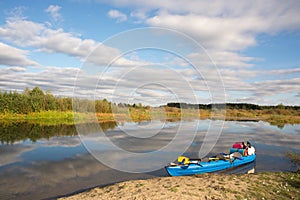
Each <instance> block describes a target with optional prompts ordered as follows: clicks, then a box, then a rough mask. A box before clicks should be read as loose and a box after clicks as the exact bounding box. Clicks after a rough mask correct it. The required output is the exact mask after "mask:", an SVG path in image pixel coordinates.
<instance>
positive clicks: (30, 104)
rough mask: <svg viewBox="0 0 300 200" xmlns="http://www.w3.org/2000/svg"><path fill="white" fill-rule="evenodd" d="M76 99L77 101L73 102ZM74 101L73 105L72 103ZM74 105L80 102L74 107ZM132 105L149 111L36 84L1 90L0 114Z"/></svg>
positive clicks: (257, 107) (233, 106)
mask: <svg viewBox="0 0 300 200" xmlns="http://www.w3.org/2000/svg"><path fill="white" fill-rule="evenodd" d="M74 101H76V102H74ZM73 103H75V104H73ZM73 105H80V106H79V107H78V108H75V109H73ZM118 107H119V108H120V107H122V108H124V107H129V108H135V109H146V110H149V109H150V106H143V105H142V103H139V104H132V105H129V104H124V103H119V104H118V105H116V104H115V103H112V102H109V101H108V100H106V99H103V100H88V99H79V98H75V99H73V98H71V97H59V96H54V95H53V94H52V93H51V92H50V91H46V92H45V91H43V90H42V89H41V88H39V87H34V88H33V89H30V88H28V87H27V88H25V90H24V91H23V92H22V93H18V92H17V91H9V92H7V91H5V92H2V91H0V114H6V113H9V114H29V113H34V112H41V111H73V110H74V111H76V112H96V113H112V112H113V110H114V109H116V108H118ZM161 107H166V108H180V109H202V110H211V109H214V108H217V109H218V108H226V109H227V110H272V109H276V110H294V111H295V110H300V106H286V105H283V104H279V105H276V106H260V105H256V104H248V103H226V104H188V103H168V104H167V105H163V106H161Z"/></svg>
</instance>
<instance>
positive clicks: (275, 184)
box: [61, 172, 300, 200]
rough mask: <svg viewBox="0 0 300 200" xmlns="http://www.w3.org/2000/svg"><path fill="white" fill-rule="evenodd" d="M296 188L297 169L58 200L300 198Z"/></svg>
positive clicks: (115, 188)
mask: <svg viewBox="0 0 300 200" xmlns="http://www.w3.org/2000/svg"><path fill="white" fill-rule="evenodd" d="M299 188H300V173H299V172H298V173H294V172H265V173H257V174H242V175H229V174H202V175H195V176H185V177H162V178H154V179H149V180H133V181H127V182H122V183H117V184H114V185H110V186H106V187H102V188H99V187H98V188H94V189H91V190H89V191H86V192H83V193H79V194H76V195H73V196H69V197H64V198H61V199H64V200H79V199H80V200H81V199H84V200H92V199H189V200H190V199H300V198H299V197H300V189H299Z"/></svg>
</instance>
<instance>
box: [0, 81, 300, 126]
mask: <svg viewBox="0 0 300 200" xmlns="http://www.w3.org/2000/svg"><path fill="white" fill-rule="evenodd" d="M95 113H96V114H95ZM152 119H156V120H168V121H177V120H181V119H221V120H232V121H237V120H238V121H249V120H251V121H259V120H261V121H266V122H269V123H270V124H272V125H276V126H278V127H283V126H284V125H285V124H299V123H300V106H284V105H282V104H280V105H277V106H259V105H255V104H246V103H241V104H234V103H227V104H186V103H168V104H167V105H165V106H161V107H150V106H143V105H142V104H141V103H139V104H133V105H129V104H124V103H120V104H118V105H116V104H114V103H112V102H109V101H107V100H106V99H103V100H88V99H79V98H76V99H72V98H69V97H55V96H54V95H52V94H51V92H50V91H46V92H44V91H43V90H41V89H40V88H39V87H35V88H33V89H32V90H31V89H29V88H26V89H25V90H24V91H23V92H22V93H18V92H16V91H14V92H1V91H0V120H1V121H29V122H31V123H39V124H42V123H43V124H74V122H75V123H86V122H95V121H98V122H106V121H134V122H140V121H145V120H152Z"/></svg>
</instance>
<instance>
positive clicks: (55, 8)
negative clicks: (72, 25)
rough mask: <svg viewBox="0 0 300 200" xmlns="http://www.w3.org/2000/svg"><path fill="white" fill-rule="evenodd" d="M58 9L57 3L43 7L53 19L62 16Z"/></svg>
mask: <svg viewBox="0 0 300 200" xmlns="http://www.w3.org/2000/svg"><path fill="white" fill-rule="evenodd" d="M60 9H61V7H60V6H58V5H50V6H49V7H48V8H47V9H45V12H46V13H49V14H50V16H51V18H52V19H53V20H54V21H58V20H60V19H61V18H62V16H61V15H60V14H59V10H60Z"/></svg>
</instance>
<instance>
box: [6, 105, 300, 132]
mask: <svg viewBox="0 0 300 200" xmlns="http://www.w3.org/2000/svg"><path fill="white" fill-rule="evenodd" d="M113 112H114V113H97V114H94V113H74V112H72V111H64V112H60V111H42V112H34V113H29V114H9V113H8V114H0V120H1V121H29V122H31V123H40V124H74V121H75V123H85V122H95V121H98V122H112V121H115V122H120V121H134V122H140V121H147V120H153V119H155V120H167V121H176V120H181V119H221V120H231V121H248V120H253V121H265V122H269V123H270V124H272V125H277V126H279V127H283V126H284V125H285V124H300V110H280V109H277V110H276V109H272V110H243V109H227V110H226V111H225V110H213V111H212V110H205V109H200V110H195V109H180V108H174V107H172V108H170V107H165V108H151V109H150V108H148V109H146V108H122V109H117V110H114V111H113Z"/></svg>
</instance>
